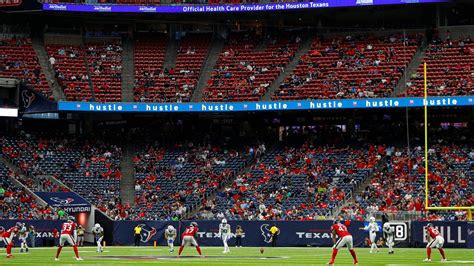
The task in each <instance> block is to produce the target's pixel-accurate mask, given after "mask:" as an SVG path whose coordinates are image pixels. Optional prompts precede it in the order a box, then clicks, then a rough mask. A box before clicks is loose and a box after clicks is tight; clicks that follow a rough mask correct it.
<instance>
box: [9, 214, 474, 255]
mask: <svg viewBox="0 0 474 266" xmlns="http://www.w3.org/2000/svg"><path fill="white" fill-rule="evenodd" d="M16 222H24V223H26V224H27V225H33V226H35V228H36V231H37V234H36V246H51V245H52V243H54V238H53V233H52V230H53V228H56V229H58V230H60V228H61V224H62V222H63V221H50V220H40V221H21V220H0V226H3V227H4V228H6V229H8V228H10V227H12V226H14V225H15V223H16ZM96 222H99V223H101V225H102V226H103V227H104V229H105V233H106V241H107V243H112V245H120V246H129V245H133V244H134V235H133V228H134V227H135V226H137V225H138V224H141V225H142V226H143V230H142V235H141V244H142V245H144V246H152V245H154V242H155V241H156V244H157V245H166V243H165V240H164V238H163V233H164V230H165V229H166V227H167V226H168V225H169V224H171V225H173V226H174V227H175V228H176V229H177V230H178V232H183V231H184V230H185V228H186V226H187V225H189V223H190V221H181V222H169V221H112V220H101V221H96ZM229 223H230V224H231V227H232V230H235V226H236V225H240V226H242V228H243V229H244V231H245V235H244V238H243V241H242V242H243V245H244V246H270V245H271V239H270V236H269V229H270V227H271V226H272V225H273V224H275V225H276V226H277V227H279V228H280V231H281V233H280V235H279V236H278V241H277V244H278V246H282V247H292V246H300V247H303V246H314V247H329V246H332V240H331V233H330V227H331V225H332V222H331V221H275V222H273V221H230V222H229ZM198 224H199V234H198V242H199V244H200V245H202V246H221V245H222V242H221V240H220V238H219V237H218V230H219V229H218V228H219V222H218V221H198ZM391 224H392V226H393V227H394V229H395V242H396V245H397V246H398V247H425V246H426V237H425V234H424V230H423V226H425V225H426V222H425V221H413V222H391ZM433 224H434V226H435V227H437V228H438V229H439V230H440V231H441V234H442V235H443V236H444V238H445V247H447V248H474V224H472V223H468V222H465V221H462V222H433ZM364 226H365V222H361V221H352V222H351V224H350V226H349V227H348V229H349V231H350V232H351V234H352V235H353V237H354V245H355V246H356V247H364V246H366V245H365V240H366V238H367V232H366V231H364V230H363V229H362V228H363V227H364ZM379 237H381V233H378V238H379ZM180 238H181V234H179V235H178V237H177V239H176V243H177V244H179V243H180V242H181V239H180ZM234 241H235V239H234V238H232V239H231V240H230V245H234ZM16 243H18V241H16ZM108 245H109V244H108Z"/></svg>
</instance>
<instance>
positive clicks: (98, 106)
mask: <svg viewBox="0 0 474 266" xmlns="http://www.w3.org/2000/svg"><path fill="white" fill-rule="evenodd" d="M425 105H427V106H429V107H456V106H473V105H474V96H459V97H455V96H454V97H451V96H446V97H431V98H428V99H427V100H426V101H425V100H424V99H423V98H383V99H382V98H381V99H341V100H337V99H334V100H304V101H274V102H226V103H205V102H202V103H122V102H117V103H98V102H59V103H58V110H59V111H74V112H76V111H77V112H97V113H99V112H103V113H105V112H115V113H121V112H141V113H178V112H196V113H213V112H245V111H252V112H261V111H291V110H333V109H355V108H358V109H376V108H405V107H408V108H413V107H423V106H425Z"/></svg>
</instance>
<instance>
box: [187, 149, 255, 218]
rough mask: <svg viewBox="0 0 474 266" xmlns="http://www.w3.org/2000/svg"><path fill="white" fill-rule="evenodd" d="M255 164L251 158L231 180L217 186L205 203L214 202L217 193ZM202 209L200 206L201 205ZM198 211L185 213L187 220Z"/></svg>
mask: <svg viewBox="0 0 474 266" xmlns="http://www.w3.org/2000/svg"><path fill="white" fill-rule="evenodd" d="M256 163H257V160H256V159H255V158H253V159H252V160H251V161H250V162H248V163H247V165H246V166H245V167H243V168H242V169H241V170H240V171H238V172H237V173H235V174H234V176H233V178H230V179H228V180H225V182H222V183H220V184H219V189H217V190H216V191H215V192H214V193H212V194H211V195H209V196H208V197H207V198H206V200H207V201H212V200H214V199H215V198H216V197H217V194H218V193H219V192H222V191H224V189H225V188H226V187H228V186H230V185H232V183H234V181H235V179H236V178H237V176H239V175H242V174H245V173H248V172H250V170H251V168H252V167H253V166H255V164H256ZM201 207H202V205H201ZM199 211H201V210H200V208H193V209H192V210H191V211H189V212H188V213H187V218H191V217H193V216H195V215H196V214H197V213H198V212H199Z"/></svg>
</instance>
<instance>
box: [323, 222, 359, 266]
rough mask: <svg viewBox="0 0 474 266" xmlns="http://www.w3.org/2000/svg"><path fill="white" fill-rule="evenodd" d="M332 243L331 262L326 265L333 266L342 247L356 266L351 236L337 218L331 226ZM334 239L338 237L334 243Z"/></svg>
mask: <svg viewBox="0 0 474 266" xmlns="http://www.w3.org/2000/svg"><path fill="white" fill-rule="evenodd" d="M331 232H332V241H333V243H334V246H333V247H332V257H331V261H329V262H328V263H327V265H334V260H335V259H336V255H337V252H338V250H339V249H340V248H342V247H343V246H346V247H347V249H348V250H349V252H350V253H351V255H352V258H353V259H354V265H358V263H359V262H358V261H357V256H356V253H355V250H354V243H353V242H352V235H351V234H350V233H349V231H347V227H346V226H345V225H343V224H342V223H341V220H340V219H339V218H337V219H336V220H334V224H333V225H332V226H331ZM336 237H339V239H337V241H336Z"/></svg>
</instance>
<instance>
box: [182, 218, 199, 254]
mask: <svg viewBox="0 0 474 266" xmlns="http://www.w3.org/2000/svg"><path fill="white" fill-rule="evenodd" d="M198 230H199V229H198V224H197V223H196V222H192V223H191V224H190V225H189V226H188V227H186V230H184V232H183V234H182V235H181V237H182V238H183V241H182V242H181V247H179V252H178V257H179V256H181V252H183V249H184V246H185V245H186V244H190V245H191V246H195V247H196V250H197V252H198V253H199V256H201V257H203V256H202V253H201V248H200V247H199V244H198V242H197V241H196V234H197V232H198Z"/></svg>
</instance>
